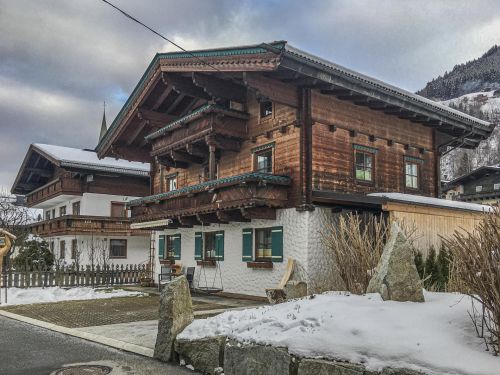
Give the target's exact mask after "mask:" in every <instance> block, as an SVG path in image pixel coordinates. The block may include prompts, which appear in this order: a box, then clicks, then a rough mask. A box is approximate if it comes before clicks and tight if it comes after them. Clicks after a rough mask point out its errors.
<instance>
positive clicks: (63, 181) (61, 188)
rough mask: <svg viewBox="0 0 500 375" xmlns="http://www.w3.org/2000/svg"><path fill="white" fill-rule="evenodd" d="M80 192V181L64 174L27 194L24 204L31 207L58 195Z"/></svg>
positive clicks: (81, 187) (79, 193)
mask: <svg viewBox="0 0 500 375" xmlns="http://www.w3.org/2000/svg"><path fill="white" fill-rule="evenodd" d="M82 193H83V186H82V182H81V181H80V180H78V179H75V178H71V176H70V175H67V176H66V175H64V176H60V177H58V178H57V179H55V180H53V181H51V182H49V183H47V184H46V185H44V186H42V187H40V188H38V189H36V190H34V191H33V192H31V193H30V194H28V195H27V196H26V204H27V206H28V207H33V206H36V205H37V204H39V203H42V202H45V201H46V200H49V199H51V198H54V197H57V196H58V195H63V194H67V195H82Z"/></svg>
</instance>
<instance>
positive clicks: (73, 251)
mask: <svg viewBox="0 0 500 375" xmlns="http://www.w3.org/2000/svg"><path fill="white" fill-rule="evenodd" d="M77 255H78V240H76V239H73V240H71V259H76V258H77Z"/></svg>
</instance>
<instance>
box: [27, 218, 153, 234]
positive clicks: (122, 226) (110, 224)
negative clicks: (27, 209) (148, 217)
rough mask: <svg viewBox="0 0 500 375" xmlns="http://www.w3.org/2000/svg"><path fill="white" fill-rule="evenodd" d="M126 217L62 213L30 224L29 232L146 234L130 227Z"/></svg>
mask: <svg viewBox="0 0 500 375" xmlns="http://www.w3.org/2000/svg"><path fill="white" fill-rule="evenodd" d="M130 223H131V221H130V219H129V218H127V217H107V216H88V215H64V216H59V217H56V218H53V219H49V220H44V221H39V222H36V223H33V224H30V231H31V234H33V235H36V236H41V237H52V236H63V235H82V234H89V235H90V234H100V235H103V234H105V235H114V236H120V235H121V236H129V235H146V234H147V232H145V231H141V230H137V229H131V228H130Z"/></svg>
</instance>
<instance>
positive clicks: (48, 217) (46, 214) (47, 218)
mask: <svg viewBox="0 0 500 375" xmlns="http://www.w3.org/2000/svg"><path fill="white" fill-rule="evenodd" d="M45 220H50V211H46V212H45Z"/></svg>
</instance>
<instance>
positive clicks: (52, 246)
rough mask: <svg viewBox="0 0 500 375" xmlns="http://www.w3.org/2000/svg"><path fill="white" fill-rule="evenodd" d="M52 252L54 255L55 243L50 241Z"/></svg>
mask: <svg viewBox="0 0 500 375" xmlns="http://www.w3.org/2000/svg"><path fill="white" fill-rule="evenodd" d="M50 252H51V253H52V254H54V241H50Z"/></svg>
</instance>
